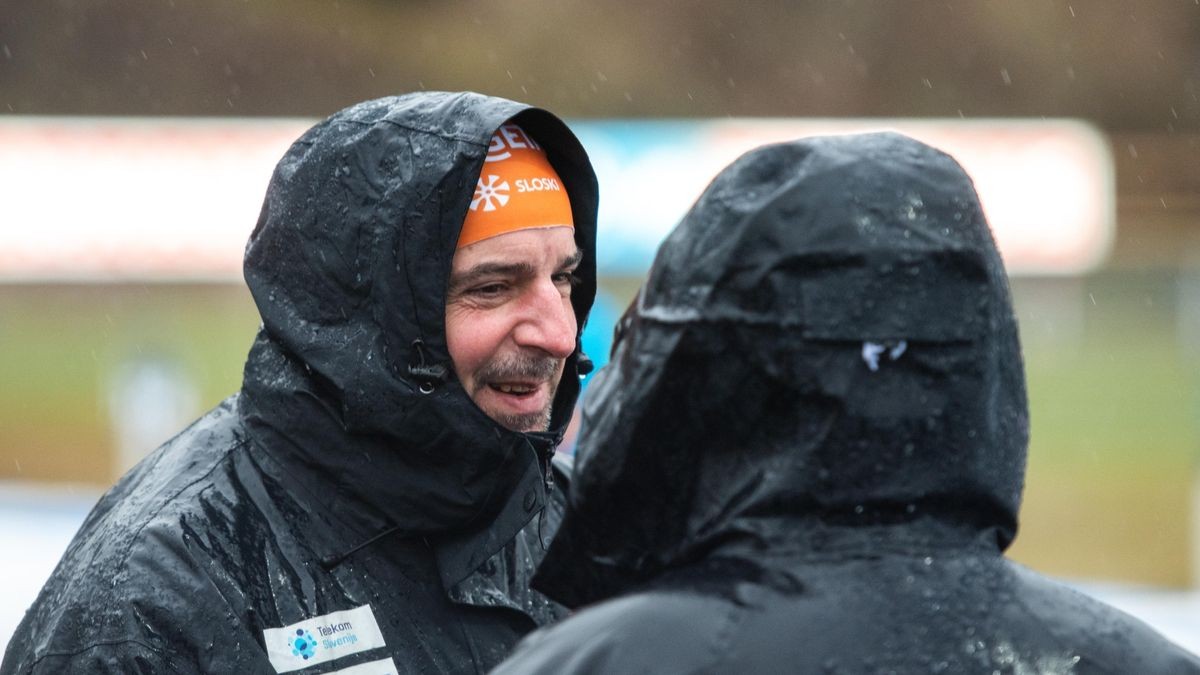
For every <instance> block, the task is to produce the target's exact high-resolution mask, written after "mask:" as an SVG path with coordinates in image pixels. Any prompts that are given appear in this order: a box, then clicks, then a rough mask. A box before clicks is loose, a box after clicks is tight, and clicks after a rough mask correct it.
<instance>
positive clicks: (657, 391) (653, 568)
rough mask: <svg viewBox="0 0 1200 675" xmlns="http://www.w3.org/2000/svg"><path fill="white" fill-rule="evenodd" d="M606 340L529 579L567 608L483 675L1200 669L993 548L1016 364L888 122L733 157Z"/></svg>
mask: <svg viewBox="0 0 1200 675" xmlns="http://www.w3.org/2000/svg"><path fill="white" fill-rule="evenodd" d="M618 334H619V336H618V342H617V346H616V348H615V351H614V354H613V357H612V360H611V361H610V363H609V365H608V366H606V368H604V369H603V370H602V371H601V372H599V373H598V374H597V375H596V377H595V379H594V381H593V382H592V384H591V389H590V390H589V394H588V397H587V399H586V400H585V403H584V419H583V425H582V429H581V435H580V438H581V440H580V445H579V446H578V450H577V455H576V459H575V461H576V471H575V476H574V482H573V483H572V492H571V494H570V495H569V498H568V506H567V511H566V514H565V516H564V521H563V525H562V527H561V528H560V530H559V533H558V535H557V536H556V538H555V541H554V542H553V544H552V545H551V548H550V551H549V553H548V554H547V557H546V559H545V560H544V561H543V563H542V566H541V568H540V569H539V571H538V573H537V575H536V577H535V579H534V588H537V589H539V590H542V591H543V592H545V593H546V594H547V595H549V596H550V597H552V598H554V599H557V600H559V601H561V602H563V603H565V604H566V605H568V606H571V607H575V608H581V609H580V610H579V611H578V612H577V613H575V614H574V615H573V616H572V617H570V618H568V619H566V620H565V621H563V622H562V623H559V624H557V625H555V626H552V627H550V628H547V629H543V630H539V631H538V632H535V633H534V634H532V635H530V636H529V637H527V638H526V639H525V640H524V641H523V642H522V643H521V645H519V646H518V648H517V649H516V650H515V652H514V654H513V656H512V657H511V658H510V660H508V661H506V662H505V663H504V664H503V665H502V666H501V667H500V668H499V669H497V671H495V672H497V673H504V674H508V673H521V674H528V673H585V672H586V673H623V674H629V673H994V672H1001V673H1143V674H1144V673H1196V672H1200V662H1198V661H1197V660H1196V659H1195V658H1194V657H1192V656H1190V655H1187V654H1186V653H1185V652H1184V651H1182V650H1181V649H1179V648H1178V647H1176V646H1173V645H1171V644H1170V643H1168V642H1167V641H1166V640H1165V639H1163V638H1162V637H1160V636H1159V635H1158V634H1156V633H1155V632H1154V631H1152V630H1151V629H1150V628H1148V627H1147V626H1145V625H1144V624H1142V623H1140V622H1139V621H1137V620H1135V619H1133V618H1131V617H1129V616H1127V615H1125V614H1122V613H1120V612H1119V611H1117V610H1115V609H1112V608H1109V607H1107V606H1105V605H1102V604H1101V603H1099V602H1097V601H1094V600H1092V599H1090V598H1088V597H1085V596H1084V595H1081V594H1080V593H1077V592H1075V591H1073V590H1071V589H1068V588H1067V587H1065V586H1063V585H1060V584H1058V583H1056V582H1054V581H1051V580H1049V579H1047V578H1045V577H1043V576H1040V575H1038V574H1036V573H1034V572H1032V571H1030V570H1028V569H1026V568H1024V567H1022V566H1020V565H1018V564H1015V563H1013V562H1011V561H1009V560H1007V559H1006V558H1005V557H1004V555H1003V552H1004V550H1005V549H1006V547H1008V545H1009V544H1010V543H1011V542H1012V540H1013V538H1014V536H1015V534H1016V531H1017V512H1018V507H1019V503H1020V498H1021V491H1022V484H1023V476H1024V470H1025V459H1026V446H1027V441H1028V433H1029V431H1028V429H1029V425H1028V415H1027V405H1026V395H1025V387H1024V375H1023V365H1022V358H1021V351H1020V346H1019V342H1018V335H1017V326H1016V322H1015V319H1014V316H1013V310H1012V305H1011V300H1010V295H1009V290H1008V284H1007V279H1006V276H1005V272H1004V268H1003V265H1002V262H1001V259H1000V257H999V255H998V253H997V250H996V247H995V245H994V243H993V241H992V238H991V234H990V232H989V229H988V227H987V224H986V222H985V220H984V216H983V214H982V212H981V209H980V206H979V202H978V200H977V197H976V194H975V191H974V189H973V186H972V185H971V182H970V180H969V179H968V177H967V176H966V174H965V173H964V172H963V170H962V169H961V168H960V167H959V165H958V164H957V163H956V162H955V161H954V160H953V159H952V158H950V157H949V156H947V155H945V154H943V153H941V152H938V151H936V150H934V149H933V148H930V147H928V146H925V145H923V144H921V143H919V142H917V141H914V140H912V139H909V138H906V137H904V136H901V135H897V134H891V133H887V134H869V135H860V136H847V137H830V138H817V139H808V140H801V141H796V142H792V143H786V144H780V145H773V146H767V147H764V148H761V149H759V150H756V151H753V152H751V153H748V154H747V155H745V156H743V157H742V158H740V159H739V160H738V161H737V162H735V163H734V164H732V165H731V166H730V167H728V168H727V169H726V170H725V171H723V172H722V173H721V174H720V175H719V176H718V177H717V178H716V179H715V181H714V182H713V183H712V184H711V185H710V186H709V187H708V188H707V190H706V191H705V192H704V193H703V195H702V196H701V197H700V199H699V201H698V202H697V203H696V204H695V206H694V207H693V208H692V210H691V211H690V212H689V213H688V214H687V215H686V216H685V218H684V219H683V221H682V222H681V223H680V224H679V225H678V226H677V227H676V229H675V230H674V231H673V232H672V233H671V234H670V236H669V237H668V238H667V240H666V241H665V242H664V244H663V245H662V247H661V248H660V249H659V252H658V256H657V259H656V261H655V263H654V267H653V268H652V270H651V274H650V277H649V279H648V281H647V283H646V285H645V286H644V288H643V290H642V292H641V294H640V295H639V297H638V299H637V300H636V301H635V304H634V305H633V306H631V308H630V310H629V311H628V312H627V314H626V316H625V317H624V319H622V321H621V323H620V324H619V328H618Z"/></svg>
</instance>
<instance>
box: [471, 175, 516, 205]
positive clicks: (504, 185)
mask: <svg viewBox="0 0 1200 675" xmlns="http://www.w3.org/2000/svg"><path fill="white" fill-rule="evenodd" d="M496 181H500V182H499V183H497V182H496ZM507 193H508V181H506V180H503V181H502V180H500V177H499V176H496V175H492V174H489V175H488V177H487V182H486V183H484V182H483V179H482V178H480V179H479V184H478V185H476V186H475V196H474V197H473V198H472V199H471V210H472V211H478V210H479V205H480V204H483V210H484V211H495V210H496V209H497V208H499V207H501V206H504V205H505V204H507V203H508V194H507Z"/></svg>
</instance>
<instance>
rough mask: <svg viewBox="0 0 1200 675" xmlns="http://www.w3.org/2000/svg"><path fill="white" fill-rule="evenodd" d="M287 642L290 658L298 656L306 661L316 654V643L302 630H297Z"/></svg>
mask: <svg viewBox="0 0 1200 675" xmlns="http://www.w3.org/2000/svg"><path fill="white" fill-rule="evenodd" d="M288 642H289V643H290V646H291V648H292V656H300V657H303V658H304V659H305V660H307V659H311V658H312V657H313V656H315V655H316V653H317V641H316V640H314V639H313V636H311V635H309V634H308V631H306V630H304V629H303V628H297V629H296V635H295V636H293V637H290V638H288Z"/></svg>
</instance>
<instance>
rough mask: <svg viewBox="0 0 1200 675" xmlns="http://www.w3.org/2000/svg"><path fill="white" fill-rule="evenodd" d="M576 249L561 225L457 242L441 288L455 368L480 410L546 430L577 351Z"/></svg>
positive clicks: (517, 426)
mask: <svg viewBox="0 0 1200 675" xmlns="http://www.w3.org/2000/svg"><path fill="white" fill-rule="evenodd" d="M580 257H581V253H580V251H579V249H578V247H576V246H575V234H574V231H573V230H571V229H570V228H566V227H552V228H546V229H531V230H518V231H516V232H509V233H508V234H502V235H500V236H497V237H492V238H490V239H484V240H483V241H480V242H476V243H474V244H471V245H469V246H464V247H463V248H460V249H458V251H457V252H455V254H454V262H453V264H452V267H451V270H450V284H449V288H448V290H447V292H446V344H447V347H448V348H449V350H450V358H451V360H452V361H453V362H454V371H455V373H456V374H457V375H458V379H459V381H460V382H462V385H463V388H464V389H466V391H467V394H469V395H470V396H471V399H472V400H473V401H475V405H477V406H479V408H480V409H481V410H483V412H485V413H487V415H488V416H489V417H491V418H492V419H494V420H496V421H497V422H499V423H500V424H502V425H504V426H505V427H507V428H509V429H512V430H514V431H545V430H546V429H548V428H549V426H550V406H551V404H552V403H553V401H554V393H555V391H557V389H558V383H559V380H560V379H562V373H563V365H564V364H565V363H566V359H567V357H569V356H570V355H571V354H572V353H574V351H575V333H576V328H577V326H576V323H575V311H574V309H573V308H572V306H571V286H572V284H573V283H574V281H575V277H574V272H575V268H576V267H577V266H578V265H579V260H580Z"/></svg>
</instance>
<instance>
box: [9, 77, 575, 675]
mask: <svg viewBox="0 0 1200 675" xmlns="http://www.w3.org/2000/svg"><path fill="white" fill-rule="evenodd" d="M509 119H513V120H514V121H515V122H516V123H517V124H519V125H521V126H522V127H523V128H524V129H525V130H526V131H527V132H528V133H529V134H530V135H531V136H532V137H534V138H536V139H537V140H538V141H539V143H540V144H541V145H542V146H543V147H544V148H545V149H546V151H547V154H548V157H549V159H550V162H551V163H552V164H553V166H554V167H555V169H556V170H557V171H558V173H559V175H560V177H561V178H562V181H563V183H564V185H565V186H566V189H567V191H568V194H569V196H570V200H571V205H572V210H573V215H574V221H575V227H576V230H575V235H576V241H577V243H578V245H579V247H580V248H581V249H582V251H583V253H584V258H583V262H582V264H581V266H580V268H579V269H578V270H577V275H578V276H579V277H580V279H581V282H580V284H579V286H577V287H576V289H575V291H574V294H573V304H574V309H575V313H576V317H577V319H578V324H579V326H580V328H581V329H582V326H583V325H584V321H585V319H586V317H587V313H588V310H589V309H590V306H591V303H592V299H593V296H594V293H595V267H594V260H595V256H594V251H595V222H596V220H595V215H596V195H597V189H596V182H595V176H594V174H593V172H592V169H591V166H590V164H589V163H588V160H587V157H586V155H585V153H584V151H583V149H582V147H581V146H580V145H579V143H578V141H577V140H576V139H575V137H574V136H573V135H572V134H571V133H570V131H568V130H567V128H566V127H565V126H564V125H563V123H562V122H560V121H559V120H558V119H557V118H555V117H553V116H552V115H550V114H549V113H547V112H544V111H541V110H537V109H532V108H529V107H527V106H524V105H521V104H518V103H514V102H511V101H506V100H501V99H496V98H489V97H485V96H480V95H476V94H445V93H421V94H414V95H407V96H399V97H391V98H385V99H380V100H375V101H369V102H366V103H362V104H359V105H356V106H353V107H351V108H348V109H346V110H343V111H341V112H339V113H337V114H335V115H333V116H332V117H330V118H329V119H327V120H325V121H323V122H321V123H319V124H318V125H316V126H315V127H313V128H312V129H311V130H309V131H308V132H307V133H305V134H304V135H303V136H302V137H301V138H300V139H299V140H297V141H296V143H295V144H293V145H292V147H291V148H290V149H289V150H288V152H287V154H286V155H285V156H284V157H283V159H282V160H281V161H280V162H279V164H278V166H277V168H276V170H275V174H274V176H273V178H272V180H271V183H270V186H269V188H268V190H267V196H266V201H265V203H264V205H263V209H262V215H261V217H260V219H259V222H258V225H257V227H256V229H255V230H254V233H253V235H252V236H251V238H250V242H249V244H248V246H247V249H246V261H245V273H246V280H247V283H248V284H249V286H250V290H251V292H252V293H253V296H254V299H255V302H256V303H257V305H258V308H259V311H260V313H261V315H262V321H263V326H262V328H261V330H260V331H259V334H258V337H257V339H256V340H255V342H254V345H253V347H252V348H251V350H250V355H249V358H248V360H247V363H246V368H245V377H244V383H243V387H242V390H241V392H240V393H239V394H237V395H235V396H233V397H230V398H229V399H227V400H226V401H224V402H223V403H221V404H220V405H219V406H218V407H217V408H216V409H214V410H213V411H212V412H210V413H208V414H207V415H205V416H204V417H203V418H201V419H200V420H199V421H198V422H196V423H195V424H194V425H192V426H191V427H189V428H188V429H187V430H185V431H184V432H183V433H182V434H180V435H179V436H177V437H176V438H174V439H172V440H171V441H169V442H168V443H167V444H166V445H165V446H163V447H162V448H160V449H159V450H157V451H156V452H154V453H153V454H152V455H151V456H150V457H148V458H147V459H146V460H145V461H143V462H141V463H140V464H139V465H138V466H137V467H136V468H134V469H133V470H132V471H131V472H130V473H129V474H127V475H126V476H125V477H124V478H122V480H121V481H120V482H119V483H118V484H117V485H116V486H115V487H114V488H113V489H112V490H111V491H110V492H109V493H108V494H107V495H105V496H104V497H103V498H102V499H101V500H100V502H99V504H98V505H97V506H96V508H95V509H94V510H93V511H92V513H91V514H90V515H89V516H88V518H87V520H86V522H85V523H84V524H83V526H82V529H81V530H80V532H79V533H78V534H77V535H76V537H75V539H74V540H73V541H72V542H71V544H70V546H69V548H68V550H67V552H66V554H65V556H64V558H63V560H62V561H61V562H60V564H59V566H58V568H57V569H56V570H55V572H54V573H53V575H52V577H51V578H50V580H49V581H48V582H47V584H46V586H45V588H44V589H43V591H42V593H41V595H40V596H39V597H38V599H37V601H36V603H35V604H34V606H33V607H32V608H31V609H30V611H29V612H28V614H27V615H26V617H25V620H24V621H23V622H22V624H21V626H20V627H19V628H18V630H17V632H16V635H14V637H13V639H12V641H11V643H10V645H9V648H8V651H7V653H6V655H5V660H4V664H3V667H0V672H2V673H4V674H6V675H7V674H8V673H29V672H37V673H66V672H72V673H74V672H78V673H100V672H113V673H118V672H119V673H133V672H144V673H167V672H189V673H190V672H208V673H274V672H291V671H297V672H304V673H318V672H322V673H323V672H341V671H342V670H343V669H347V668H351V667H353V666H356V665H359V664H372V665H371V666H369V667H368V666H363V668H362V669H361V672H364V673H365V672H368V671H369V672H370V673H372V674H374V673H395V672H402V673H431V672H481V671H486V670H487V669H488V668H490V667H491V666H493V665H495V663H497V662H498V661H499V660H500V659H501V658H502V657H503V655H504V654H505V653H506V652H507V651H508V649H510V648H511V646H512V645H513V644H515V642H516V641H517V640H518V639H519V638H520V636H522V635H523V634H525V633H526V632H528V631H530V630H532V629H533V628H535V627H536V626H538V625H542V624H545V623H548V622H550V621H551V620H554V619H555V618H557V617H559V616H560V615H561V613H562V609H561V608H560V607H559V606H557V605H554V604H553V603H551V602H549V601H548V600H546V599H545V598H544V597H543V596H541V595H540V594H538V593H536V592H531V591H529V589H528V580H529V577H530V576H531V575H532V571H533V569H534V566H535V565H536V563H537V562H538V561H539V560H540V559H541V557H542V555H543V554H544V547H543V543H542V542H543V541H544V540H545V541H548V540H549V537H550V536H551V535H552V534H553V532H554V530H555V528H556V527H557V524H558V521H559V519H560V518H561V511H562V497H561V491H559V490H556V489H555V488H554V487H553V486H554V484H555V482H556V481H555V476H554V471H552V469H551V457H552V455H553V452H554V448H555V446H556V445H557V443H558V441H559V440H560V439H561V437H562V434H563V432H564V430H565V428H566V425H567V422H568V420H569V419H570V415H571V410H572V408H573V406H574V403H575V398H576V396H577V395H578V391H579V379H578V377H577V374H578V371H579V370H580V366H579V364H580V363H581V361H582V360H583V357H582V354H581V353H580V352H579V351H578V350H576V353H575V354H574V355H573V356H571V357H570V359H569V360H568V363H567V365H566V369H565V372H566V373H568V375H565V376H564V378H563V382H562V383H561V384H560V386H559V388H558V393H557V396H556V399H555V405H554V409H553V415H552V420H551V430H550V431H549V432H545V433H517V432H513V431H509V430H507V429H505V428H503V427H501V426H500V425H499V424H497V423H496V422H494V421H492V420H491V419H490V418H489V417H487V416H486V415H485V414H484V413H483V412H482V411H481V410H480V409H479V408H478V407H476V406H475V404H474V403H473V402H472V401H471V400H470V398H469V396H468V395H467V394H466V393H465V392H464V390H463V389H462V387H461V386H460V384H459V383H458V381H457V380H456V379H455V377H454V375H453V369H452V367H451V362H450V357H449V355H448V352H447V348H446V339H445V331H444V317H445V297H446V282H447V278H448V276H449V272H450V267H451V259H452V257H453V255H454V251H455V245H456V242H457V240H458V234H459V228H460V226H461V224H462V222H463V219H464V217H465V215H466V213H467V210H468V207H469V205H470V202H471V198H472V194H473V192H474V188H475V185H476V180H477V177H478V176H479V173H480V169H481V167H482V166H483V162H484V158H485V156H486V152H487V148H488V143H489V140H490V137H491V135H492V132H493V131H494V130H495V129H496V128H497V127H499V126H500V125H501V124H502V123H504V122H505V121H506V120H509ZM558 478H559V479H563V478H565V476H564V475H561V474H560V475H559V476H558ZM351 672H360V671H358V670H355V671H351Z"/></svg>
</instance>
